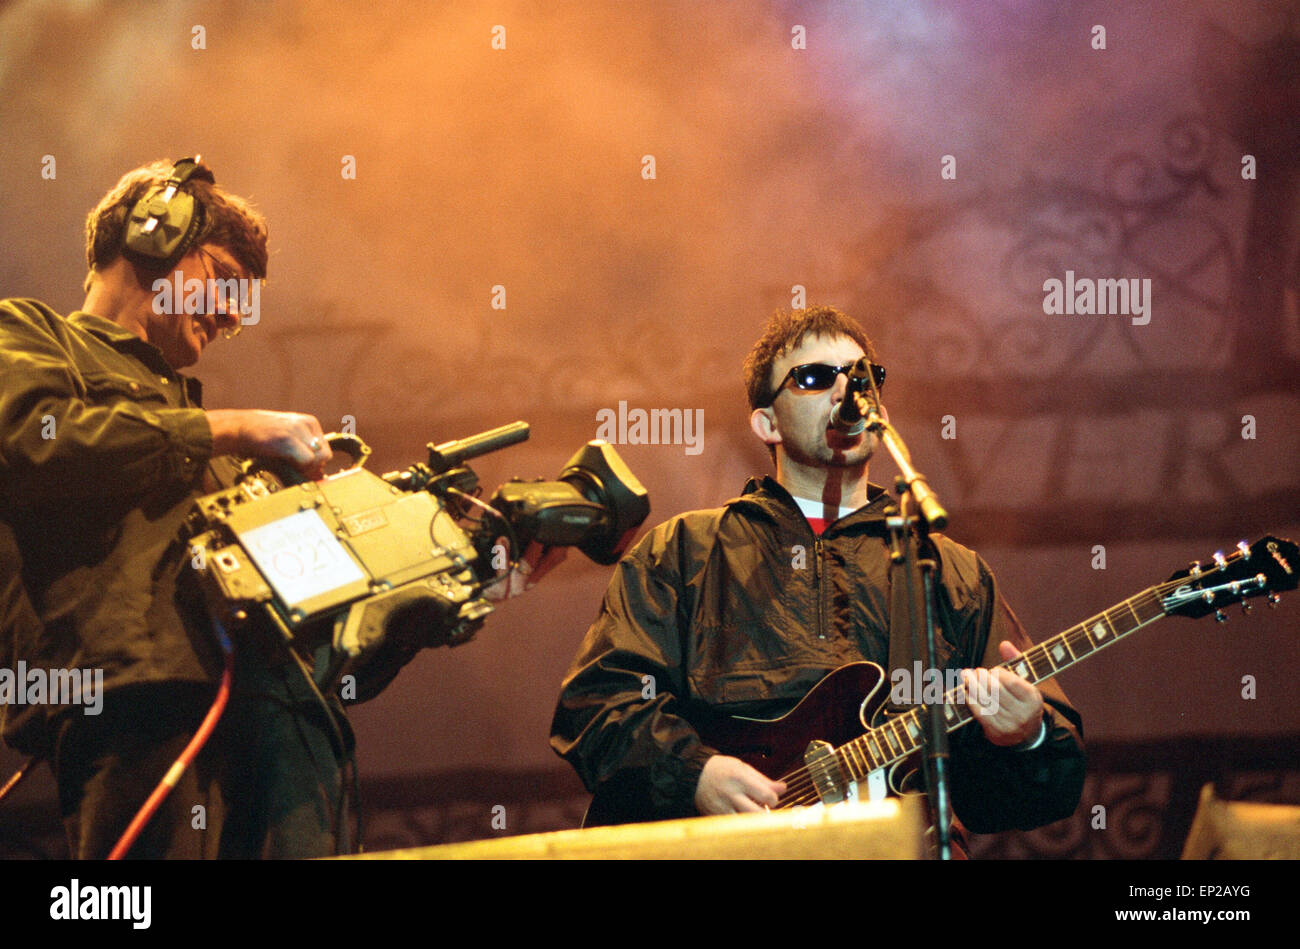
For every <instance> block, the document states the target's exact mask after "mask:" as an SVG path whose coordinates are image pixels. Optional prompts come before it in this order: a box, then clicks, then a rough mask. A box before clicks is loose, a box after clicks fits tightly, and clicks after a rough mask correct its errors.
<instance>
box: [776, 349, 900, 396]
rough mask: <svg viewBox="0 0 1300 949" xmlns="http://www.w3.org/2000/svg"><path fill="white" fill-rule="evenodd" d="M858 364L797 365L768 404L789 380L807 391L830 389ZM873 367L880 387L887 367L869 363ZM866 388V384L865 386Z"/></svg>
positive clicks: (778, 387) (797, 387) (821, 363)
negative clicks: (839, 376)
mask: <svg viewBox="0 0 1300 949" xmlns="http://www.w3.org/2000/svg"><path fill="white" fill-rule="evenodd" d="M856 365H857V360H854V361H853V362H851V363H846V364H845V365H843V366H831V365H827V364H826V363H824V362H809V363H804V364H803V365H802V366H795V367H794V368H793V369H791V370H790V371H789V372H787V373H786V374H785V378H784V379H782V380H781V384H780V385H779V386H777V387H776V388H775V389H774V390H773V391H772V398H770V399H768V400H767V403H768V405H771V404H772V403H773V402H775V401H776V397H777V396H778V395H780V394H781V390H782V389H784V388H785V384H786V383H787V382H793V383H794V385H795V388H796V389H803V390H804V391H806V392H820V391H822V390H823V389H829V388H830V387H831V386H833V385H835V378H836V377H837V376H838V375H839V374H840V373H841V372H842V373H844V374H845V375H846V376H847V375H848V374H849V373H851V372H852V371H853V367H854V366H856ZM867 365H869V366H870V367H871V378H872V380H873V381H874V382H875V384H876V388H877V389H879V388H880V387H881V386H883V385H884V384H885V367H884V366H877V365H876V364H875V363H868V364H867ZM863 388H864V389H865V386H864V387H863Z"/></svg>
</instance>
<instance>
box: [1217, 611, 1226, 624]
mask: <svg viewBox="0 0 1300 949" xmlns="http://www.w3.org/2000/svg"><path fill="white" fill-rule="evenodd" d="M1214 618H1215V619H1216V620H1218V621H1219V622H1220V623H1226V622H1227V621H1228V614H1227V613H1225V612H1223V610H1215V611H1214Z"/></svg>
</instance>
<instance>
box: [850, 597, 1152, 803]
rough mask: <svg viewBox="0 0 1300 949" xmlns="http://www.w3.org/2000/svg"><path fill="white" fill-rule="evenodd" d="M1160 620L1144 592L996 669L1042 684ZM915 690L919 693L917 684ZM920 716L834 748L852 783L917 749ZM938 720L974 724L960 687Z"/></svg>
mask: <svg viewBox="0 0 1300 949" xmlns="http://www.w3.org/2000/svg"><path fill="white" fill-rule="evenodd" d="M1162 586H1164V585H1162ZM1165 615H1166V614H1165V608H1164V606H1163V605H1162V603H1161V597H1160V588H1158V587H1148V588H1147V589H1145V590H1143V591H1142V592H1141V593H1138V594H1135V595H1134V596H1131V597H1129V598H1128V599H1127V600H1124V601H1123V602H1122V603H1118V604H1116V605H1115V606H1112V607H1111V608H1110V609H1108V610H1106V611H1105V612H1102V613H1098V614H1097V615H1096V616H1094V617H1092V618H1091V619H1087V620H1084V621H1083V622H1082V623H1079V624H1078V625H1077V626H1071V627H1070V628H1069V629H1067V630H1065V631H1064V632H1062V633H1058V634H1057V635H1055V636H1053V637H1052V638H1051V639H1048V640H1045V641H1044V642H1041V643H1039V644H1038V645H1036V646H1034V647H1032V648H1031V649H1029V650H1027V651H1025V652H1024V653H1022V654H1021V655H1020V656H1019V657H1017V658H1015V659H1010V660H1008V661H1006V662H1004V663H1002V664H1001V666H1000V668H1003V669H1008V670H1010V671H1011V672H1014V673H1015V674H1016V675H1018V676H1020V677H1021V678H1023V679H1025V680H1027V681H1028V682H1031V683H1038V682H1042V681H1044V680H1046V679H1050V678H1052V676H1054V675H1056V674H1057V673H1058V672H1060V671H1061V670H1062V669H1068V668H1069V667H1070V666H1072V665H1074V664H1075V663H1076V662H1080V661H1082V660H1084V659H1086V658H1087V657H1088V656H1091V655H1092V654H1093V653H1095V652H1098V651H1099V650H1101V649H1105V648H1106V647H1107V646H1109V645H1110V644H1111V643H1114V642H1118V641H1119V640H1121V639H1123V638H1124V637H1125V636H1127V635H1129V634H1130V633H1134V632H1136V631H1137V630H1139V629H1141V628H1142V627H1143V626H1148V625H1150V624H1151V623H1154V622H1155V621H1156V620H1158V619H1160V618H1161V617H1163V616H1165ZM916 688H917V689H920V684H919V683H917V684H916ZM922 711H923V709H922V708H921V707H919V706H918V707H916V708H913V709H910V710H908V711H907V712H904V713H903V714H901V715H896V716H892V717H891V718H889V719H888V720H887V721H886V722H885V723H884V724H883V725H880V726H879V727H877V728H870V729H868V730H867V731H866V733H864V734H863V735H860V736H859V737H857V738H855V739H853V740H852V741H850V742H848V743H847V744H844V745H841V746H840V747H839V748H837V749H836V750H835V753H836V755H837V756H839V757H840V763H841V765H842V766H843V767H844V769H845V770H846V771H847V772H848V773H849V774H850V775H851V776H852V778H853V780H855V781H856V780H862V779H863V778H865V777H866V776H867V775H868V774H870V773H871V772H873V771H876V770H878V769H880V768H884V767H888V766H889V765H891V764H893V763H894V762H895V761H900V760H902V759H903V758H906V757H907V756H908V755H911V754H913V753H915V752H916V751H917V750H918V749H920V747H921V744H922V735H923V732H924V727H923V723H922V718H921V715H922ZM943 718H944V726H945V728H946V730H947V731H950V732H952V731H956V730H957V729H958V728H961V727H962V726H963V725H965V724H967V723H968V722H971V721H973V720H974V715H973V714H972V712H971V710H970V706H969V705H968V704H967V701H966V693H965V688H964V687H961V686H958V687H957V688H954V689H950V690H948V691H947V692H945V693H944V695H943Z"/></svg>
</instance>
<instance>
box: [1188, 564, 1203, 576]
mask: <svg viewBox="0 0 1300 949" xmlns="http://www.w3.org/2000/svg"><path fill="white" fill-rule="evenodd" d="M1187 572H1188V573H1189V574H1191V575H1192V576H1193V577H1199V576H1200V575H1201V564H1200V562H1199V561H1196V560H1193V561H1192V562H1191V563H1189V564H1188V565H1187Z"/></svg>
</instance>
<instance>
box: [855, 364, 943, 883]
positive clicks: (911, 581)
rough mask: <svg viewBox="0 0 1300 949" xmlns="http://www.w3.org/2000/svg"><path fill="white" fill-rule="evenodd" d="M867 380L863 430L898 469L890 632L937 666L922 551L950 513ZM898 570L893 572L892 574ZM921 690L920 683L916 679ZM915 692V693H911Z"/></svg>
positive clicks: (935, 775)
mask: <svg viewBox="0 0 1300 949" xmlns="http://www.w3.org/2000/svg"><path fill="white" fill-rule="evenodd" d="M867 382H868V383H869V384H870V392H871V398H870V399H869V400H867V399H866V398H865V397H864V395H862V394H859V393H856V392H853V393H851V395H852V397H853V399H855V400H856V401H858V403H859V404H860V405H861V403H863V402H867V405H866V406H865V411H864V412H863V415H864V416H865V419H866V430H867V431H868V432H871V433H873V434H875V435H876V436H877V437H878V438H879V440H880V443H881V444H882V445H884V446H885V449H886V450H887V451H888V452H889V454H890V455H891V456H892V457H893V459H894V462H895V464H897V465H898V470H899V471H900V472H901V474H900V475H899V477H898V480H897V481H896V482H895V490H897V491H898V496H899V510H898V514H897V515H896V516H892V517H888V518H886V520H885V524H886V527H887V528H888V529H889V544H890V559H891V560H892V561H893V563H894V564H896V565H901V572H902V576H903V581H904V583H905V585H906V597H907V610H906V613H905V614H904V619H903V621H904V623H905V625H906V626H907V627H908V629H907V630H890V636H891V637H892V636H896V635H900V634H904V633H905V634H906V635H908V636H909V637H910V639H911V643H912V655H913V656H915V655H917V654H918V652H919V646H920V640H921V638H922V633H924V641H925V662H926V669H935V670H937V669H938V668H939V661H938V655H937V651H936V648H935V638H934V636H935V633H934V626H935V619H934V618H935V613H934V571H935V568H936V566H937V564H936V563H935V561H934V560H932V559H929V558H922V557H921V550H922V549H923V548H926V547H928V546H929V533H930V531H931V530H942V529H943V528H944V526H945V525H947V523H948V512H947V511H945V510H944V509H943V506H942V505H941V504H940V503H939V499H938V498H937V497H935V494H934V492H933V491H932V490H931V489H930V486H929V484H927V483H926V480H925V476H924V475H922V474H921V473H920V472H918V471H917V470H916V469H915V468H913V467H912V458H911V453H910V452H909V451H908V450H907V445H906V444H904V443H903V439H902V437H901V436H900V435H899V434H898V430H897V429H896V428H894V426H892V425H891V424H889V422H888V421H887V420H886V419H885V418H884V416H883V415H881V414H880V393H879V390H878V389H877V388H876V385H875V380H874V379H870V378H868V379H867ZM909 500H911V501H913V502H915V504H916V506H917V509H918V511H919V512H920V513H919V515H909V514H908V503H909ZM896 574H897V571H895V575H896ZM914 687H915V688H916V689H918V690H920V691H921V695H922V696H924V694H925V692H924V690H923V689H921V683H914ZM914 694H915V693H914ZM942 695H943V692H942V690H940V696H941V698H940V704H938V705H931V704H929V703H925V702H923V703H922V713H921V718H922V723H923V729H924V731H923V748H924V753H923V756H922V761H923V766H924V773H925V787H926V795H927V797H928V798H929V802H930V813H931V814H932V815H933V817H934V833H935V852H936V855H937V856H938V858H939V859H940V860H951V859H952V808H951V792H950V789H949V782H950V774H949V769H948V729H947V728H946V727H945V725H944V717H943V708H944V706H943V704H942Z"/></svg>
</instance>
